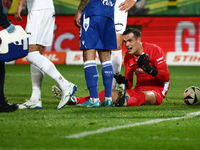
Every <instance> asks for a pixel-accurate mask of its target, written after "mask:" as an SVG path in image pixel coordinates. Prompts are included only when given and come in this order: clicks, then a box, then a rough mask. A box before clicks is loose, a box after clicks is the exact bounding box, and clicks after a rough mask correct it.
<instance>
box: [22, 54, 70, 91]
mask: <svg viewBox="0 0 200 150" xmlns="http://www.w3.org/2000/svg"><path fill="white" fill-rule="evenodd" d="M26 59H27V60H28V61H29V62H30V63H32V64H34V65H35V66H37V67H38V68H39V69H40V70H41V71H43V72H44V73H46V74H47V75H48V76H50V77H51V78H52V79H54V80H55V81H56V82H57V83H58V84H59V86H60V88H61V89H62V90H65V89H68V88H69V86H70V83H69V82H68V81H67V80H66V79H65V78H64V77H63V76H62V75H61V74H60V72H59V71H58V70H57V69H56V67H55V65H54V64H53V63H52V62H51V61H50V60H49V59H47V58H46V57H44V56H43V55H41V54H40V53H39V51H34V52H30V53H29V54H28V55H27V56H26Z"/></svg>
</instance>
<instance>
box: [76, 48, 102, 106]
mask: <svg viewBox="0 0 200 150" xmlns="http://www.w3.org/2000/svg"><path fill="white" fill-rule="evenodd" d="M95 58H96V50H95V49H85V50H83V60H84V72H85V80H86V84H87V88H88V90H89V93H90V99H88V101H86V102H85V103H82V104H80V105H77V106H83V107H100V101H99V95H98V79H99V74H98V70H97V64H96V61H95Z"/></svg>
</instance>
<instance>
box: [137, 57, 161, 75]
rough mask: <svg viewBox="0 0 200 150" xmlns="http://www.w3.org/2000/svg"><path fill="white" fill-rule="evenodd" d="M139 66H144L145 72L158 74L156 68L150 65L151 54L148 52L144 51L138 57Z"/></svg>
mask: <svg viewBox="0 0 200 150" xmlns="http://www.w3.org/2000/svg"><path fill="white" fill-rule="evenodd" d="M138 66H139V67H140V68H142V69H143V70H144V72H146V73H148V74H150V75H152V76H156V75H157V74H158V71H157V70H156V69H155V68H153V67H151V66H149V56H148V54H147V53H144V54H142V55H141V56H140V58H139V59H138Z"/></svg>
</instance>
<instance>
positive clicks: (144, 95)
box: [116, 84, 162, 106]
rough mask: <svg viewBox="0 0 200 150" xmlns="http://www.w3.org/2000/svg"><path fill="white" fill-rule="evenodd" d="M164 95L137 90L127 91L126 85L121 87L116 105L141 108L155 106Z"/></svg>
mask: <svg viewBox="0 0 200 150" xmlns="http://www.w3.org/2000/svg"><path fill="white" fill-rule="evenodd" d="M161 96H162V95H159V94H157V95H156V94H155V91H150V90H149V91H140V90H136V89H127V90H126V88H125V85H124V84H121V85H120V86H119V90H118V98H117V100H116V103H117V104H118V105H119V106H140V105H155V104H156V102H157V99H159V101H160V98H162V97H161Z"/></svg>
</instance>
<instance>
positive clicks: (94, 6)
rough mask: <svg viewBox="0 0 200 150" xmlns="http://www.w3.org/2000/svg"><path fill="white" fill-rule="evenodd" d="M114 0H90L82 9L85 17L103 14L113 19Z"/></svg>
mask: <svg viewBox="0 0 200 150" xmlns="http://www.w3.org/2000/svg"><path fill="white" fill-rule="evenodd" d="M114 6H115V0H90V2H89V4H88V5H87V6H86V8H85V10H84V14H85V17H86V18H87V17H90V16H105V17H108V18H111V19H112V20H114Z"/></svg>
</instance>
